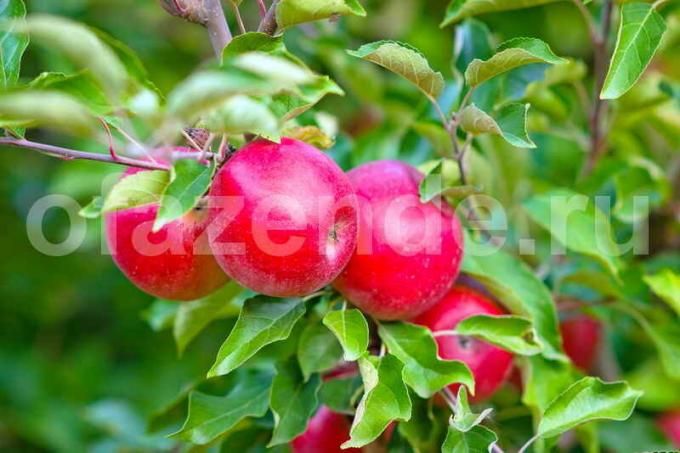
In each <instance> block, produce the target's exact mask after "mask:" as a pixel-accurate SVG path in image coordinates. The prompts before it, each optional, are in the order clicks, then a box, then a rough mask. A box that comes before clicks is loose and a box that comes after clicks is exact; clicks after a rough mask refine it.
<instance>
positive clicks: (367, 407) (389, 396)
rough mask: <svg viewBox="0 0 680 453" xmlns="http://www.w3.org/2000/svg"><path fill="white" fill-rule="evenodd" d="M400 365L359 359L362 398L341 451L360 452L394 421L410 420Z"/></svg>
mask: <svg viewBox="0 0 680 453" xmlns="http://www.w3.org/2000/svg"><path fill="white" fill-rule="evenodd" d="M402 369H403V365H402V364H401V362H400V361H399V359H397V358H396V357H395V356H393V355H391V354H387V355H385V356H383V357H381V358H378V357H374V356H367V357H366V356H365V357H361V358H359V370H360V371H361V377H362V379H363V382H364V396H363V397H362V398H361V401H360V402H359V406H358V407H357V411H356V414H355V416H354V422H353V423H352V429H351V430H350V439H349V440H348V441H347V442H345V443H344V444H342V446H341V448H361V447H363V446H364V445H367V444H369V443H371V442H373V441H374V440H375V439H377V438H378V436H380V434H381V433H382V432H383V431H384V430H385V428H387V427H388V426H389V424H390V423H392V422H393V421H395V420H401V421H407V420H409V419H410V418H411V399H410V398H409V395H408V389H407V388H406V385H404V382H403V380H402Z"/></svg>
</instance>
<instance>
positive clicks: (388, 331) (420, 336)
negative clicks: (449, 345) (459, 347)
mask: <svg viewBox="0 0 680 453" xmlns="http://www.w3.org/2000/svg"><path fill="white" fill-rule="evenodd" d="M378 334H379V335H380V338H381V339H382V340H383V341H384V342H385V345H386V346H387V349H388V350H389V351H390V353H391V354H393V355H394V356H396V357H397V358H398V359H399V360H401V361H402V363H403V364H404V371H403V375H404V382H405V383H406V384H407V385H408V386H409V387H411V388H412V389H413V390H414V391H415V392H416V393H417V394H418V396H420V397H421V398H429V397H431V396H432V395H434V394H435V393H436V392H438V391H439V390H441V389H443V388H444V387H446V386H447V385H450V384H453V383H461V384H464V385H466V386H468V388H469V389H470V390H471V391H472V392H474V388H475V382H474V378H473V377H472V373H471V372H470V370H469V369H468V367H467V366H466V365H465V364H464V363H463V362H460V361H457V360H442V359H440V358H439V356H438V354H437V343H436V342H435V341H434V338H433V337H432V332H430V331H429V330H428V329H427V328H425V327H421V326H416V325H415V324H407V323H385V324H381V325H380V326H379V328H378Z"/></svg>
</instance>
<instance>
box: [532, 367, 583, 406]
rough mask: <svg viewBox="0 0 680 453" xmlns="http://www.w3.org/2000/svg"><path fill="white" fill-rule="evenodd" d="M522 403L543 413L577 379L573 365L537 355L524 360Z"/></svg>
mask: <svg viewBox="0 0 680 453" xmlns="http://www.w3.org/2000/svg"><path fill="white" fill-rule="evenodd" d="M524 361H525V366H524V367H523V368H524V372H523V375H525V379H524V393H523V394H522V402H523V403H524V404H526V405H527V406H530V407H533V408H536V409H537V410H538V412H539V413H543V412H544V411H545V409H546V408H547V407H548V405H549V404H550V403H551V402H552V401H553V400H554V399H555V398H556V397H557V395H559V394H560V393H562V392H563V391H564V390H565V389H566V388H567V387H569V386H570V385H571V384H573V383H574V381H575V380H576V379H577V377H576V373H575V371H574V369H573V368H572V366H571V364H569V363H565V362H559V361H557V360H547V359H546V358H545V357H543V356H539V355H535V356H531V357H526V358H524Z"/></svg>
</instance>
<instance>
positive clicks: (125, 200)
mask: <svg viewBox="0 0 680 453" xmlns="http://www.w3.org/2000/svg"><path fill="white" fill-rule="evenodd" d="M169 180H170V173H169V172H167V171H162V170H153V171H140V172H139V173H135V174H134V175H129V176H126V177H125V178H123V179H121V180H120V181H118V182H117V183H116V185H114V186H113V188H111V192H109V194H108V195H107V197H106V200H105V201H104V206H103V207H102V212H111V211H119V210H122V209H127V208H134V207H136V206H141V205H145V204H151V203H158V202H160V200H161V195H162V194H163V192H164V191H165V187H166V186H167V185H168V182H169Z"/></svg>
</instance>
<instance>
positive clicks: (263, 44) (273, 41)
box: [222, 32, 288, 59]
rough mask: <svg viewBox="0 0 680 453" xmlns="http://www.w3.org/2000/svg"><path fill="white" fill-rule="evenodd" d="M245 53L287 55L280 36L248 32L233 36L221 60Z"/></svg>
mask: <svg viewBox="0 0 680 453" xmlns="http://www.w3.org/2000/svg"><path fill="white" fill-rule="evenodd" d="M246 52H264V53H268V54H272V55H279V56H286V55H287V54H288V51H287V50H286V46H285V44H284V43H283V37H282V36H270V35H268V34H266V33H259V32H248V33H244V34H242V35H238V36H235V37H234V39H232V40H231V41H230V42H229V44H228V45H227V47H225V48H224V51H223V52H222V58H223V59H229V58H233V57H236V56H238V55H241V54H243V53H246Z"/></svg>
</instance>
